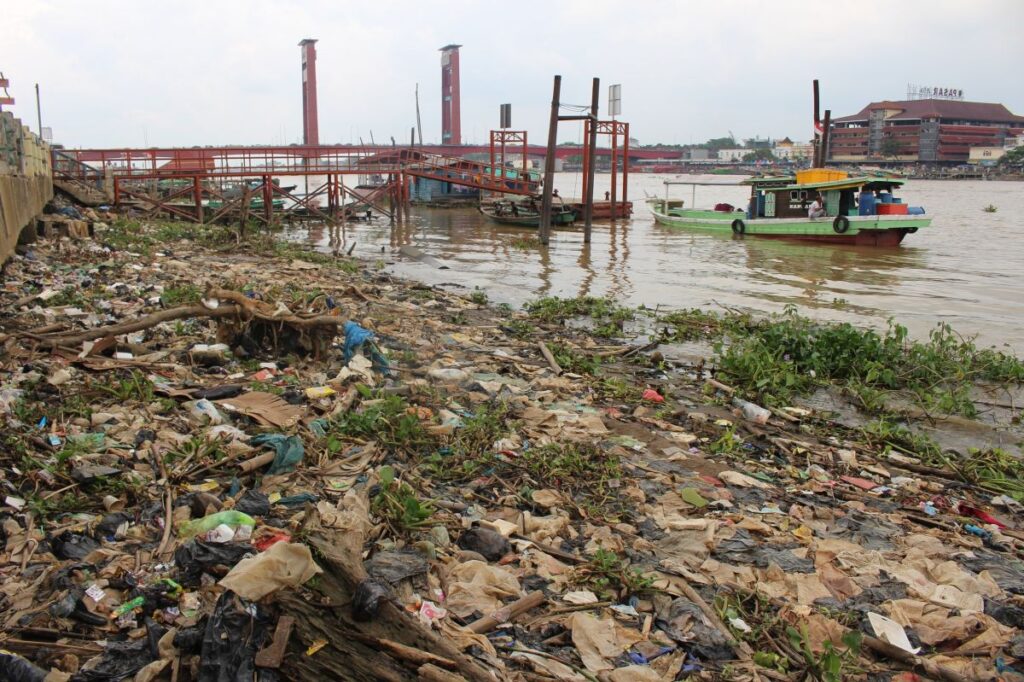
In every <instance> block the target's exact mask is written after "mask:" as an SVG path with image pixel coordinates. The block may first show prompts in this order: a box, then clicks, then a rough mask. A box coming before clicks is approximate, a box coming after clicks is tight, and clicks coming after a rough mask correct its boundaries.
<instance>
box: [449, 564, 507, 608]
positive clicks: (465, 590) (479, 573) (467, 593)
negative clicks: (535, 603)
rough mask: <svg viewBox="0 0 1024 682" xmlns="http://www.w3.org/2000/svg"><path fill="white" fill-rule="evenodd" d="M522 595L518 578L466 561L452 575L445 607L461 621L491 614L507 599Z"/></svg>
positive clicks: (499, 570)
mask: <svg viewBox="0 0 1024 682" xmlns="http://www.w3.org/2000/svg"><path fill="white" fill-rule="evenodd" d="M519 596H522V593H521V591H520V589H519V581H518V580H517V579H516V577H515V576H514V575H512V574H511V573H509V572H508V571H506V570H505V569H503V568H499V567H497V566H491V565H490V564H487V563H484V562H483V561H477V560H473V561H466V562H463V563H461V564H458V565H457V566H454V567H453V568H452V569H451V571H449V572H448V599H447V600H446V601H445V607H446V608H447V609H448V610H449V611H451V612H452V613H454V614H455V615H457V616H459V617H460V618H466V617H468V616H470V615H472V614H473V613H482V614H484V615H487V614H489V613H491V612H492V611H496V610H498V609H500V608H501V606H502V601H503V600H504V599H508V598H510V597H519Z"/></svg>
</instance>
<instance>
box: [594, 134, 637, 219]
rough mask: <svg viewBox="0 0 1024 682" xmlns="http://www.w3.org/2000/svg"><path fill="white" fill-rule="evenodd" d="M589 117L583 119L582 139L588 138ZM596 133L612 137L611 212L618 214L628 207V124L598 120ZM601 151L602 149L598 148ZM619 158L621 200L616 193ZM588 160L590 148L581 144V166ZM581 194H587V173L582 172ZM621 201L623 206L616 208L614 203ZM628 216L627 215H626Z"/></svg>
mask: <svg viewBox="0 0 1024 682" xmlns="http://www.w3.org/2000/svg"><path fill="white" fill-rule="evenodd" d="M590 125H591V124H590V119H585V120H584V121H583V139H584V140H589V139H590V137H589V136H590ZM597 134H598V135H608V136H610V137H611V139H612V146H611V162H612V186H611V197H610V199H611V214H612V216H613V217H616V216H619V213H620V211H622V210H626V211H628V210H629V208H628V206H629V197H628V193H629V124H628V123H626V122H624V121H598V122H597ZM619 140H622V152H621V154H620V153H619V149H618V145H619ZM598 151H602V150H598ZM619 158H622V159H623V163H622V200H621V201H619V200H618V198H617V196H616V194H617V190H618V187H617V185H618V182H617V178H618V165H619ZM589 160H590V150H589V149H587V146H586V145H583V168H584V169H586V168H588V167H589V166H588V165H587V164H588V162H589ZM583 196H587V173H586V172H585V171H584V173H583ZM618 203H621V204H622V206H623V208H622V209H617V208H616V204H618ZM626 217H628V216H626Z"/></svg>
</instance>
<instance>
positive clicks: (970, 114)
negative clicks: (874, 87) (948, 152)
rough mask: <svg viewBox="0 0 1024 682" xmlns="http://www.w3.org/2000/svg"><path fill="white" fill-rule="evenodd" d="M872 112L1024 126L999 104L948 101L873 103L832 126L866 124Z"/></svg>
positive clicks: (1019, 118) (921, 100) (1021, 118)
mask: <svg viewBox="0 0 1024 682" xmlns="http://www.w3.org/2000/svg"><path fill="white" fill-rule="evenodd" d="M875 109H899V110H900V111H901V113H899V114H897V115H896V118H915V119H920V118H946V119H957V120H967V121H984V122H991V123H1024V116H1016V115H1014V114H1013V113H1012V112H1011V111H1010V110H1009V109H1007V108H1006V107H1005V106H1003V105H1002V104H990V103H988V102H960V101H957V100H950V99H915V100H909V101H904V102H890V101H884V102H872V103H871V104H869V105H867V106H866V107H864V108H863V109H861V110H860V112H858V113H856V114H854V115H853V116H843V117H842V118H835V119H832V122H833V123H849V122H854V121H866V120H868V115H869V113H870V112H871V111H873V110H875Z"/></svg>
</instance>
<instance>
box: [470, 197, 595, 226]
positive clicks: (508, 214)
mask: <svg viewBox="0 0 1024 682" xmlns="http://www.w3.org/2000/svg"><path fill="white" fill-rule="evenodd" d="M479 210H480V212H481V213H483V214H484V215H485V216H487V218H488V219H490V220H492V221H494V222H496V223H500V224H502V225H512V226H514V227H528V228H534V229H535V228H538V227H540V211H537V210H534V209H532V208H531V207H530V206H529V205H523V204H518V203H514V202H511V201H496V202H493V203H491V204H481V205H480V206H479ZM574 222H576V212H575V211H573V210H572V209H571V208H568V207H566V206H552V207H551V225H552V226H557V225H571V224H572V223H574Z"/></svg>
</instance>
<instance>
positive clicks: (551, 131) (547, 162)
mask: <svg viewBox="0 0 1024 682" xmlns="http://www.w3.org/2000/svg"><path fill="white" fill-rule="evenodd" d="M561 94H562V77H561V76H555V85H554V88H553V90H552V94H551V121H550V122H549V123H548V149H547V154H546V155H545V156H544V192H543V194H542V195H541V202H540V226H539V229H538V232H539V233H540V235H539V236H540V243H541V244H545V245H546V244H547V243H548V240H549V237H550V233H551V191H552V190H553V189H554V187H555V147H556V146H557V145H558V102H559V97H561Z"/></svg>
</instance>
